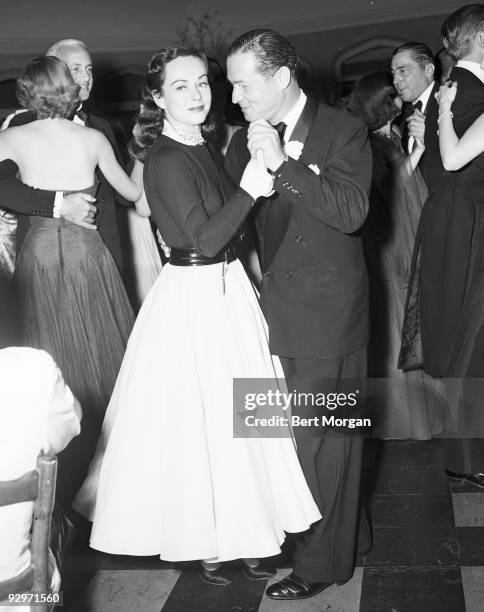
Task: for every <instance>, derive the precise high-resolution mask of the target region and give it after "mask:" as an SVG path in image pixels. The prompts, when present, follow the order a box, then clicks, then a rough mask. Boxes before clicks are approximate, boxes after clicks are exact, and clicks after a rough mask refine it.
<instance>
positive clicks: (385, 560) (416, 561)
mask: <svg viewBox="0 0 484 612" xmlns="http://www.w3.org/2000/svg"><path fill="white" fill-rule="evenodd" d="M454 565H455V566H457V565H459V559H458V549H457V537H456V533H455V528H453V527H433V528H425V527H421V528H415V527H413V528H402V527H375V529H374V530H373V548H372V550H371V552H370V553H369V554H368V555H367V557H366V562H365V567H374V566H379V567H384V566H389V567H397V566H401V567H415V566H422V567H442V566H454Z"/></svg>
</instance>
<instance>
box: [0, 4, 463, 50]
mask: <svg viewBox="0 0 484 612" xmlns="http://www.w3.org/2000/svg"><path fill="white" fill-rule="evenodd" d="M377 3H379V4H378V6H377ZM461 4H462V0H457V1H456V0H409V1H406V2H400V3H396V2H390V1H389V0H370V2H369V6H367V7H366V8H365V9H353V10H351V9H350V8H349V7H348V6H347V4H346V3H344V2H342V3H341V5H342V8H341V10H337V11H334V12H333V13H332V14H327V15H321V16H318V15H310V16H308V17H305V18H304V19H291V20H286V21H280V22H277V21H274V22H271V23H265V24H261V23H253V24H246V25H244V26H243V27H236V28H232V29H230V23H227V27H228V28H229V29H230V31H231V32H232V33H233V36H234V37H235V36H237V35H238V34H241V33H242V32H244V31H247V30H249V29H251V28H253V27H269V28H272V29H274V30H276V31H278V32H280V33H281V34H284V35H287V36H289V35H292V36H295V35H298V34H307V33H311V32H324V31H328V30H338V29H341V28H351V27H357V26H363V25H369V24H373V23H385V22H398V21H402V20H406V19H415V18H421V17H432V16H439V15H448V14H450V13H452V12H453V11H455V10H456V9H457V8H459V6H460V5H461ZM83 40H84V42H85V43H86V45H87V46H88V47H89V49H90V50H91V51H92V52H94V53H102V52H109V53H126V52H136V51H139V52H143V51H148V52H151V51H154V50H156V49H158V48H160V47H162V46H167V45H172V44H175V43H176V36H174V35H172V34H171V35H170V34H166V35H165V34H161V35H159V36H156V37H102V38H97V37H92V38H91V37H84V38H83ZM51 44H52V38H49V39H47V38H39V39H32V38H30V39H18V38H17V39H8V38H0V55H15V56H18V55H25V56H31V55H32V54H38V53H43V52H45V50H46V49H47V48H48V47H49V46H50V45H51Z"/></svg>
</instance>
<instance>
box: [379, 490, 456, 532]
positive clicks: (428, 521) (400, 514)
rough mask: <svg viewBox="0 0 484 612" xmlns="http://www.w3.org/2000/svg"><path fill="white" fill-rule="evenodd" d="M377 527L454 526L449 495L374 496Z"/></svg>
mask: <svg viewBox="0 0 484 612" xmlns="http://www.w3.org/2000/svg"><path fill="white" fill-rule="evenodd" d="M369 509H370V516H371V524H372V525H373V527H445V526H453V525H454V514H453V510H452V501H451V499H450V497H449V495H415V494H408V493H407V494H395V495H374V496H373V497H371V498H370V499H369Z"/></svg>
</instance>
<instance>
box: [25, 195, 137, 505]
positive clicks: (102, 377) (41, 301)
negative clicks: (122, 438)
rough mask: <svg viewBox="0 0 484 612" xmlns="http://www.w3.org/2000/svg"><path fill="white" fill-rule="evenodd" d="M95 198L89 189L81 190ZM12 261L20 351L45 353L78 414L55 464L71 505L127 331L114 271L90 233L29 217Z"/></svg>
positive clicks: (127, 315) (129, 322) (128, 317)
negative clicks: (78, 424)
mask: <svg viewBox="0 0 484 612" xmlns="http://www.w3.org/2000/svg"><path fill="white" fill-rule="evenodd" d="M82 191H83V193H86V192H89V193H91V194H92V195H94V193H95V187H92V188H89V189H84V190H82ZM28 221H29V228H28V231H27V234H26V236H25V240H24V242H23V245H22V248H21V250H20V252H19V253H18V256H17V264H16V267H15V273H14V283H15V287H16V290H17V294H18V303H19V309H20V312H19V319H20V325H21V335H22V343H23V344H24V345H25V346H31V347H34V348H39V349H44V350H45V351H47V352H48V353H50V354H51V355H52V356H53V358H54V360H55V361H56V363H57V365H58V366H59V367H60V369H61V371H62V373H63V375H64V379H65V381H66V383H67V384H68V385H69V387H70V388H71V390H72V392H73V393H74V395H75V396H76V397H77V399H78V400H79V402H80V403H81V407H82V410H83V420H82V431H81V436H80V437H78V438H76V439H75V440H74V441H73V442H72V443H71V444H70V445H69V447H68V448H67V449H66V451H64V452H63V454H62V455H61V459H60V462H59V472H60V473H59V493H60V494H61V496H62V498H65V500H66V501H68V500H70V499H71V498H72V496H73V495H74V493H75V491H76V490H77V488H78V487H79V486H80V483H81V482H82V478H83V476H84V473H85V470H86V469H87V466H88V464H89V460H90V458H91V456H92V453H93V452H94V450H95V444H96V441H97V437H98V436H99V432H100V428H101V424H102V420H103V417H104V413H105V410H106V408H107V405H108V403H109V398H110V397H111V393H112V390H113V388H114V383H115V382H116V377H117V374H118V371H119V368H120V366H121V361H122V359H123V355H124V351H125V349H126V343H127V341H128V337H129V334H130V332H131V328H132V326H133V322H134V321H133V313H132V310H131V307H130V305H129V302H128V298H127V295H126V291H125V289H124V286H123V283H122V280H121V277H120V275H119V272H118V269H117V267H116V264H115V263H114V260H113V258H112V257H111V255H110V253H109V251H108V250H107V248H106V246H105V245H104V243H103V241H102V239H101V237H100V236H99V233H98V232H97V231H96V230H91V229H86V228H83V227H81V226H79V225H75V224H73V223H70V222H69V221H67V220H65V219H62V218H61V219H54V218H44V217H29V220H28Z"/></svg>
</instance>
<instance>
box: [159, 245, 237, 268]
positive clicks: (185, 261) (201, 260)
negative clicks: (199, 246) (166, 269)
mask: <svg viewBox="0 0 484 612" xmlns="http://www.w3.org/2000/svg"><path fill="white" fill-rule="evenodd" d="M235 259H237V253H236V250H235V247H234V246H229V247H227V248H226V249H224V250H223V251H220V252H219V253H217V255H215V256H214V257H207V256H206V255H202V254H201V253H198V251H196V250H195V249H179V248H176V247H171V251H170V259H169V261H170V263H171V264H172V265H173V266H210V265H211V264H217V263H222V262H225V263H230V262H231V261H234V260H235Z"/></svg>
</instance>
